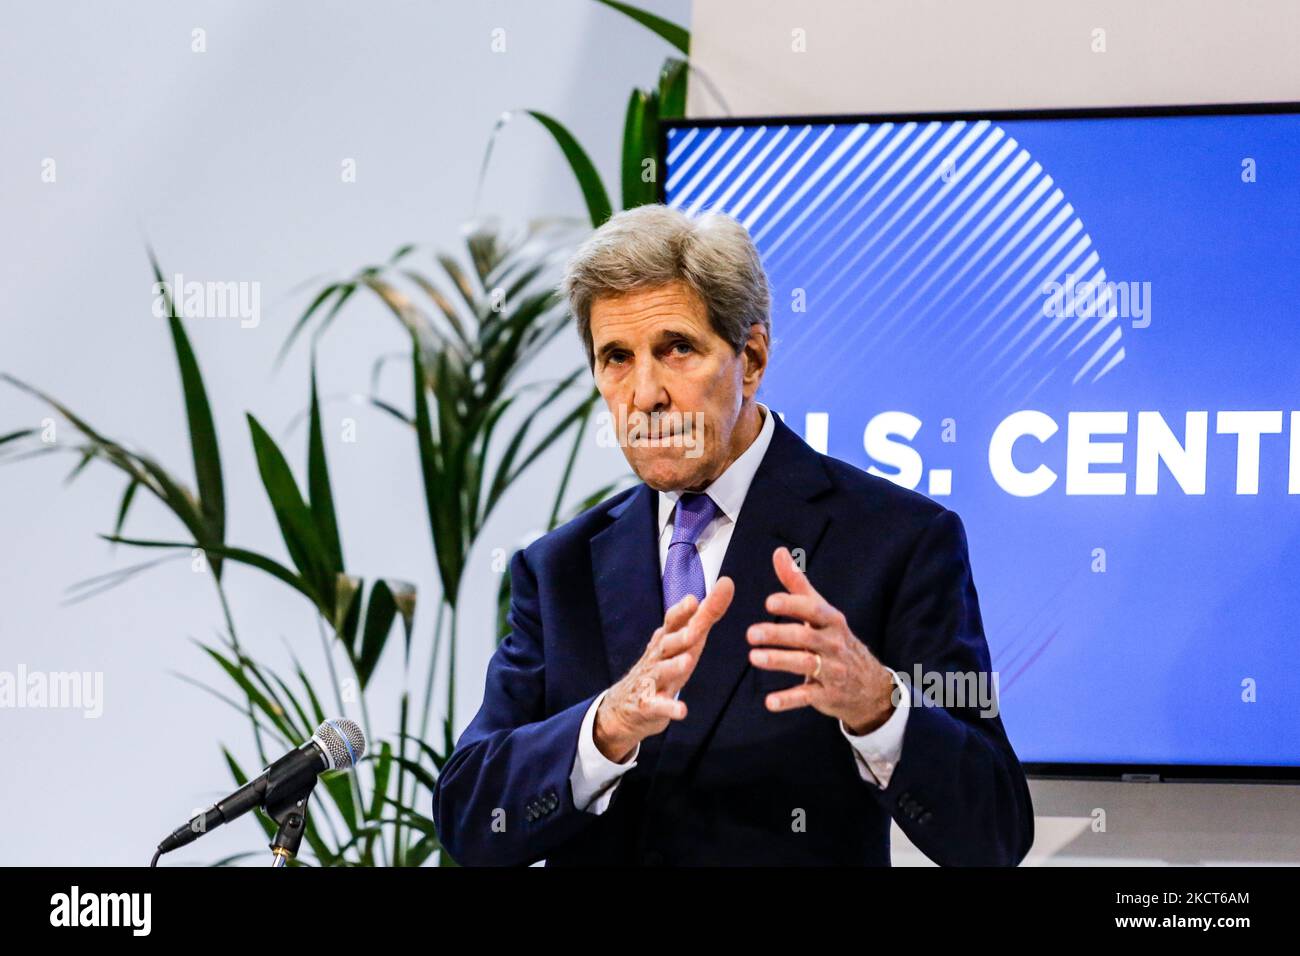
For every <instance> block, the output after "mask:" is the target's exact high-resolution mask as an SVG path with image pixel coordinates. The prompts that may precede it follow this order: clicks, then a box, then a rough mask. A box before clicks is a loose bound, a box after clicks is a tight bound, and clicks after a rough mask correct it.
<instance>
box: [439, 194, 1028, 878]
mask: <svg viewBox="0 0 1300 956" xmlns="http://www.w3.org/2000/svg"><path fill="white" fill-rule="evenodd" d="M564 291H565V293H566V295H567V296H568V299H569V303H570V306H571V308H572V310H573V313H574V315H575V316H576V318H577V323H578V331H579V333H580V335H581V337H582V341H583V344H584V346H585V348H586V352H587V357H588V360H589V362H590V363H591V368H592V374H593V375H594V376H595V381H596V386H597V388H598V389H599V391H600V394H601V396H602V398H604V400H605V403H606V404H607V405H608V407H609V412H610V416H609V417H610V420H611V421H612V422H614V423H615V425H614V432H615V434H616V435H617V436H618V438H619V441H620V444H621V447H622V449H623V453H624V455H625V456H626V458H627V460H628V463H629V464H630V465H631V467H632V469H633V470H634V471H635V472H636V474H637V476H638V477H639V478H640V479H641V482H642V483H641V484H639V485H637V486H636V487H634V488H632V489H630V490H627V491H624V492H622V493H620V494H617V495H615V496H613V497H612V498H609V499H608V500H606V501H604V502H602V503H601V504H599V505H597V506H596V507H594V508H592V509H590V510H588V511H586V512H584V513H583V514H581V515H579V516H578V517H576V518H574V519H573V520H572V521H570V522H569V523H567V524H565V525H564V526H563V527H560V528H557V529H556V530H554V531H552V532H550V533H549V534H547V535H544V536H543V537H541V538H539V539H538V540H537V541H535V542H533V543H532V544H531V545H529V546H528V547H527V548H525V549H523V550H521V551H517V552H516V553H515V554H514V556H513V558H512V561H511V564H510V582H511V589H512V592H511V608H510V616H509V621H510V627H511V630H510V634H509V635H508V636H507V637H506V638H505V640H504V641H503V642H502V644H501V646H500V647H499V648H498V649H497V651H496V653H495V654H494V656H493V657H492V660H491V663H490V664H489V666H488V673H487V682H486V687H485V690H484V697H483V705H482V708H481V709H480V710H479V712H478V714H477V716H476V717H475V718H474V721H473V723H471V724H470V725H469V727H468V728H467V729H466V730H465V732H464V734H463V735H462V736H461V738H460V740H459V741H458V743H457V745H456V749H455V752H454V753H453V754H451V756H450V758H449V759H448V760H447V762H446V765H445V766H444V767H443V769H442V773H441V775H440V776H439V778H438V781H437V787H436V789H435V791H434V795H433V814H434V820H435V821H436V823H437V825H438V833H439V835H440V837H441V839H442V845H443V847H444V848H445V850H446V851H447V852H448V853H450V855H451V856H452V858H453V859H455V860H456V861H457V862H459V863H461V864H468V865H475V864H487V865H510V864H516V865H517V864H530V863H534V862H536V861H538V860H542V859H544V860H545V861H546V863H547V865H549V866H556V865H591V864H597V865H600V864H670V865H683V864H686V865H690V864H696V865H698V864H703V865H709V864H858V865H862V864H873V865H888V864H889V862H890V855H889V821H890V819H891V817H892V818H893V819H895V820H897V821H898V823H899V825H900V826H901V827H902V829H903V831H904V832H905V833H907V835H908V836H909V837H910V838H911V840H912V841H913V842H914V843H915V844H916V845H917V846H918V847H919V848H920V849H921V850H922V851H924V852H925V853H926V855H927V856H929V857H930V858H931V859H932V860H934V861H936V862H938V863H940V864H953V865H1014V864H1016V863H1019V862H1020V860H1022V859H1023V858H1024V856H1025V854H1026V853H1027V852H1028V850H1029V846H1030V844H1031V843H1032V841H1033V832H1034V823H1033V810H1032V806H1031V803H1030V797H1029V789H1028V786H1027V784H1026V781H1025V776H1024V773H1023V771H1022V770H1021V767H1020V764H1019V762H1018V760H1017V759H1016V756H1015V753H1014V751H1013V750H1012V748H1011V745H1010V743H1009V742H1008V740H1007V737H1006V733H1005V731H1004V730H1003V726H1002V722H1001V720H1000V718H999V717H998V715H997V712H996V709H994V710H993V711H992V713H989V712H988V709H987V708H983V709H981V708H977V707H976V706H973V705H971V704H969V703H967V702H965V701H952V700H943V699H935V695H934V694H932V693H927V694H926V695H925V696H924V698H922V697H921V696H919V695H918V692H919V691H920V689H921V688H916V689H914V690H909V689H908V685H907V680H906V678H907V677H909V676H910V675H912V674H915V673H918V672H920V673H924V674H931V673H935V674H938V675H940V676H941V677H942V676H952V675H957V676H964V677H967V678H969V677H973V676H978V675H983V676H985V677H987V676H988V672H989V654H988V646H987V644H986V642H985V639H984V633H983V625H982V623H981V619H980V611H979V604H978V600H977V597H976V592H975V585H974V582H973V581H972V579H971V570H970V562H969V559H968V557H967V550H966V538H965V531H964V529H963V526H962V523H961V521H960V520H959V518H958V517H957V515H956V513H954V512H952V511H949V510H947V509H945V508H943V507H942V506H941V505H939V504H937V503H936V502H934V501H932V500H930V499H929V498H926V497H925V496H923V495H921V494H918V493H916V492H912V491H908V490H906V489H904V488H901V487H899V486H897V485H895V484H893V483H891V482H889V481H887V480H885V479H882V478H877V477H874V476H872V475H869V474H867V473H866V472H864V471H861V470H859V469H857V468H854V467H852V466H851V465H848V464H846V463H844V462H842V461H838V460H836V459H834V458H830V457H827V456H825V455H822V454H819V453H818V452H816V451H814V450H813V449H812V448H811V447H809V446H808V445H807V444H806V443H805V442H804V441H803V440H802V439H801V438H799V436H797V435H796V434H795V433H794V432H793V431H792V430H791V429H790V428H789V427H788V426H787V425H786V424H785V423H784V422H782V421H781V419H780V418H779V417H778V416H777V415H775V414H774V413H773V412H772V411H771V410H770V409H768V408H767V407H766V406H765V405H764V404H762V403H761V402H759V401H757V399H756V395H757V393H758V389H759V385H760V383H761V382H762V379H763V373H764V370H765V369H766V367H767V362H768V350H769V342H770V335H771V328H770V317H769V308H770V293H769V291H768V283H767V278H766V276H765V274H764V272H763V268H762V265H761V263H760V260H759V256H758V253H757V251H756V249H755V248H754V246H753V243H752V242H751V241H750V238H749V236H748V234H747V233H746V231H745V229H744V227H743V226H741V225H740V224H739V223H737V222H736V221H735V220H734V219H732V218H730V217H728V216H725V215H722V214H716V213H709V214H706V215H703V216H701V217H699V218H697V219H692V218H688V217H687V216H685V215H684V214H682V213H680V212H678V211H675V210H671V209H668V208H666V207H664V206H643V207H640V208H637V209H632V210H629V211H627V212H623V213H619V214H618V215H615V216H614V217H613V218H611V219H610V220H609V221H608V222H607V223H606V224H605V225H604V226H602V227H601V228H600V229H598V230H597V231H596V233H595V234H594V235H593V236H592V237H591V239H590V240H589V241H588V242H587V243H586V244H585V245H584V246H583V247H582V248H581V249H580V250H579V251H578V252H577V253H576V255H575V256H574V258H573V259H572V260H571V261H570V262H569V266H568V271H567V275H566V277H565V282H564ZM846 360H848V359H846ZM948 686H950V687H951V686H956V685H954V684H952V683H949V684H948Z"/></svg>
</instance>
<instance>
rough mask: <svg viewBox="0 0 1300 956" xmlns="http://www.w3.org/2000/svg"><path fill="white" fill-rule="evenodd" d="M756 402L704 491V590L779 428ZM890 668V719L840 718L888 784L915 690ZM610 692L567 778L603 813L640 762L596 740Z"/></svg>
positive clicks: (666, 531)
mask: <svg viewBox="0 0 1300 956" xmlns="http://www.w3.org/2000/svg"><path fill="white" fill-rule="evenodd" d="M757 404H758V408H759V410H760V413H761V414H762V416H763V425H762V427H761V428H760V429H759V432H758V437H757V438H755V439H754V441H753V442H752V443H751V444H750V446H749V447H748V448H746V449H745V451H744V452H742V453H741V455H740V457H738V458H737V459H736V460H735V461H734V462H732V463H731V464H730V465H729V466H728V467H727V470H726V471H724V472H723V473H722V474H721V475H719V476H718V477H717V479H715V480H714V482H713V483H712V484H711V485H709V486H708V487H707V488H706V489H705V493H706V494H707V495H708V496H709V497H710V498H712V499H713V502H714V504H716V505H717V506H718V507H717V510H718V513H717V515H716V516H715V517H714V518H713V520H712V521H710V522H709V523H708V524H707V525H706V526H705V528H704V530H703V531H702V532H701V533H700V536H699V538H698V540H697V541H696V542H695V547H696V549H697V550H698V551H699V553H700V563H701V565H703V568H704V589H705V594H708V592H709V591H712V590H713V585H714V583H715V582H716V581H717V580H718V575H719V572H720V571H721V569H722V559H723V557H724V556H725V555H726V553H727V544H728V542H730V541H731V533H732V531H733V530H734V529H735V527H736V521H737V520H738V519H739V518H740V509H741V506H742V505H743V504H744V503H745V496H746V494H747V493H748V492H749V486H750V484H751V483H752V482H753V480H754V474H755V472H757V471H758V466H759V463H760V462H761V461H762V460H763V456H764V455H765V454H766V453H767V446H768V445H769V444H771V441H772V433H773V432H775V431H776V425H775V423H774V422H773V419H772V412H771V411H770V410H769V409H768V407H767V406H766V405H764V404H763V403H762V402H759V403H757ZM680 496H681V492H679V491H661V492H659V571H660V574H661V575H662V573H663V568H664V562H665V561H666V560H667V557H668V546H669V544H671V542H672V538H673V522H672V516H673V511H674V509H675V508H676V505H677V499H678V498H679V497H680ZM646 640H647V641H649V640H650V635H648V634H647V635H646ZM890 673H891V674H892V675H893V678H894V683H895V685H897V686H898V687H899V689H900V690H901V691H902V693H901V694H898V695H896V696H898V697H899V698H900V700H899V702H898V704H897V705H896V706H895V707H894V712H893V713H892V714H891V715H890V716H889V719H888V720H886V721H885V722H884V723H883V724H882V725H881V726H879V727H877V728H876V729H875V730H873V731H870V732H869V733H865V734H862V735H860V736H857V735H854V734H850V733H849V732H848V730H847V729H846V728H845V726H844V722H843V721H838V720H837V721H836V724H837V725H838V726H839V728H840V733H842V734H843V735H844V737H845V739H846V740H847V741H848V742H849V744H850V745H851V747H852V752H853V755H854V757H855V759H856V761H857V765H858V773H859V774H860V775H861V776H862V779H863V780H865V781H867V782H868V783H872V784H875V785H876V786H878V787H881V788H883V787H887V786H889V778H890V775H891V774H892V773H893V772H894V767H895V766H897V764H898V761H899V759H900V758H901V756H902V750H903V731H904V729H905V728H906V726H907V713H908V707H909V705H910V702H911V694H910V693H908V692H907V688H906V686H905V685H904V684H903V683H902V680H901V678H900V677H899V676H898V674H897V673H896V672H895V671H893V670H892V669H891V670H890ZM607 693H609V691H608V690H606V691H604V692H602V693H601V694H600V695H599V696H598V697H597V698H596V699H595V700H594V701H593V702H592V704H591V706H590V707H589V708H587V713H586V716H585V717H584V718H583V721H582V728H581V730H579V732H578V752H577V756H576V757H575V758H574V761H573V771H572V773H571V774H570V775H569V783H570V784H571V785H572V787H573V803H574V806H576V807H578V809H580V810H582V809H585V810H587V811H588V812H590V813H597V814H600V813H604V812H605V810H606V809H607V808H608V807H609V803H610V800H612V799H613V796H614V791H615V789H617V787H618V782H619V779H620V778H621V777H622V776H623V774H625V773H627V772H628V771H629V770H631V769H632V768H633V767H635V766H636V758H637V755H638V754H639V753H640V752H641V745H640V744H639V743H638V744H637V745H636V749H635V750H633V751H632V755H631V756H630V757H629V758H628V759H627V762H626V763H616V762H615V761H613V760H610V759H609V758H608V757H606V756H605V755H604V754H602V753H601V752H600V749H599V748H598V747H597V746H596V738H595V724H596V711H597V710H598V709H599V708H600V704H601V701H603V700H604V699H605V694H607ZM679 694H680V691H679Z"/></svg>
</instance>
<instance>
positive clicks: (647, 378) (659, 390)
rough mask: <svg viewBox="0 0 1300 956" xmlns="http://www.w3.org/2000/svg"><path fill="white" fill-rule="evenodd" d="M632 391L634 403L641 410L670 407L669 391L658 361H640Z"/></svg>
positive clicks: (652, 410)
mask: <svg viewBox="0 0 1300 956" xmlns="http://www.w3.org/2000/svg"><path fill="white" fill-rule="evenodd" d="M633 387H634V391H633V393H632V405H633V407H634V408H635V409H636V410H637V411H640V412H646V413H649V412H654V411H662V410H663V409H665V408H667V407H668V392H667V390H666V389H665V388H664V383H663V376H662V373H661V371H660V369H659V367H658V363H657V362H653V361H650V362H638V363H637V369H636V379H635V385H634V386H633Z"/></svg>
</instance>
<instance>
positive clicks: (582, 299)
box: [561, 204, 772, 368]
mask: <svg viewBox="0 0 1300 956" xmlns="http://www.w3.org/2000/svg"><path fill="white" fill-rule="evenodd" d="M675 280H681V281H683V282H685V283H686V284H687V285H688V286H690V287H691V288H692V289H693V290H695V292H696V293H698V294H699V296H700V298H701V299H703V300H704V304H705V306H706V307H707V308H708V315H709V322H710V324H711V325H712V326H713V330H714V331H715V332H717V333H718V335H719V336H721V337H722V338H723V339H725V340H726V341H727V342H728V343H730V345H731V347H732V349H733V351H735V353H736V354H737V355H739V354H740V351H741V349H743V348H744V347H745V343H746V342H747V341H748V339H749V331H750V329H751V328H752V327H753V326H754V325H755V324H759V325H762V326H763V330H764V331H765V332H766V333H767V335H768V337H769V339H770V337H771V335H772V318H771V300H772V295H771V290H770V288H769V286H768V281H767V274H766V273H765V272H764V271H763V264H762V262H761V260H760V259H759V255H758V250H757V249H756V248H754V243H753V240H751V239H750V238H749V233H748V232H747V231H746V229H745V227H744V226H742V225H741V224H740V222H739V221H737V220H736V219H735V218H734V217H732V216H729V215H727V214H726V213H723V212H716V211H712V212H706V213H704V214H703V215H701V216H699V217H697V218H694V219H692V218H691V217H690V216H687V215H686V214H685V213H683V212H681V211H680V210H677V209H671V208H669V207H668V206H664V205H661V204H657V205H646V206H637V207H636V208H634V209H627V210H624V211H623V212H619V213H615V214H614V215H613V216H611V217H610V218H609V219H608V220H607V221H606V222H605V224H604V225H602V226H601V227H600V228H599V229H597V230H596V232H595V233H594V234H593V235H592V236H591V237H590V238H589V239H588V240H587V241H586V242H585V243H583V245H582V246H581V248H579V249H578V251H577V252H576V253H574V255H573V257H572V258H571V259H570V260H569V262H568V265H567V266H566V268H565V274H564V281H563V283H562V284H561V289H562V291H563V293H564V295H565V297H566V298H567V299H568V300H569V308H570V309H571V310H572V311H573V314H574V317H575V318H577V320H578V334H579V335H580V336H581V338H582V344H583V346H584V347H585V348H586V350H587V363H588V365H590V366H591V367H592V368H595V364H596V359H595V354H594V351H593V345H592V340H591V305H592V303H593V302H594V301H595V300H596V299H598V298H600V297H602V296H607V295H621V294H623V293H625V292H632V291H638V290H641V289H649V288H655V287H657V286H662V285H667V284H668V283H670V282H673V281H675Z"/></svg>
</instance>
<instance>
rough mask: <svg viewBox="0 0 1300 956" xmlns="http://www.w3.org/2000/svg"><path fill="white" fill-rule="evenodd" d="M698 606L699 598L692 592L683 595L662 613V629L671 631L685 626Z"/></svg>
mask: <svg viewBox="0 0 1300 956" xmlns="http://www.w3.org/2000/svg"><path fill="white" fill-rule="evenodd" d="M698 606H699V598H697V597H696V596H695V595H694V594H687V595H684V596H683V597H682V599H681V600H679V601H678V602H677V603H676V604H674V605H673V606H672V607H670V608H669V609H668V610H667V611H666V612H665V613H664V630H665V631H668V632H672V631H676V630H680V629H681V628H683V627H685V626H686V622H687V621H689V620H690V619H691V615H692V614H694V613H695V611H696V610H697V609H698Z"/></svg>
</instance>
